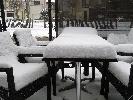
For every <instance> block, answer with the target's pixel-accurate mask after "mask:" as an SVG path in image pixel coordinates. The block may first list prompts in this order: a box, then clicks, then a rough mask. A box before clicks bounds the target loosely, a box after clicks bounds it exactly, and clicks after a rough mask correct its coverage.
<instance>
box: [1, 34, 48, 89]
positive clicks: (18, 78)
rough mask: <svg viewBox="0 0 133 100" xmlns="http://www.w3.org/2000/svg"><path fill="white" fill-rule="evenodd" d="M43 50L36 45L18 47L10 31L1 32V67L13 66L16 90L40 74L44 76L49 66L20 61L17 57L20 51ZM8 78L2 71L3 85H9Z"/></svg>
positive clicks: (33, 51) (32, 51)
mask: <svg viewBox="0 0 133 100" xmlns="http://www.w3.org/2000/svg"><path fill="white" fill-rule="evenodd" d="M34 48H35V50H34ZM43 51H44V48H41V49H40V50H39V49H38V48H36V47H32V48H25V47H17V46H16V45H14V44H13V41H12V40H11V37H10V33H9V32H0V67H13V75H14V81H15V89H16V90H19V89H21V88H22V87H24V86H26V85H28V84H29V83H31V82H33V81H34V80H36V79H37V78H39V77H40V76H43V75H45V74H46V73H47V67H46V64H45V63H25V64H23V63H19V62H18V59H17V54H18V52H20V53H35V52H39V53H40V52H41V53H42V52H43ZM6 79H7V78H6V74H5V72H3V73H0V85H1V86H5V87H7V81H6Z"/></svg>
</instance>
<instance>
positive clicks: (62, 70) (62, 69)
mask: <svg viewBox="0 0 133 100" xmlns="http://www.w3.org/2000/svg"><path fill="white" fill-rule="evenodd" d="M61 72H62V79H61V80H64V67H62V68H61Z"/></svg>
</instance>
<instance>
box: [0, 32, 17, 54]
mask: <svg viewBox="0 0 133 100" xmlns="http://www.w3.org/2000/svg"><path fill="white" fill-rule="evenodd" d="M17 52H18V51H17V47H16V46H15V44H14V43H13V40H12V39H11V37H10V33H9V32H7V31H5V32H0V56H2V55H17Z"/></svg>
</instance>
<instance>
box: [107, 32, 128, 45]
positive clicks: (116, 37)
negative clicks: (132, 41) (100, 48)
mask: <svg viewBox="0 0 133 100" xmlns="http://www.w3.org/2000/svg"><path fill="white" fill-rule="evenodd" d="M107 41H108V42H110V43H112V44H114V45H117V44H125V43H127V42H128V37H127V35H126V34H117V33H110V34H109V35H108V38H107Z"/></svg>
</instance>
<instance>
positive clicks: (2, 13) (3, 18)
mask: <svg viewBox="0 0 133 100" xmlns="http://www.w3.org/2000/svg"><path fill="white" fill-rule="evenodd" d="M0 6H1V18H2V28H3V31H6V22H5V12H4V3H3V0H2V1H1V5H0Z"/></svg>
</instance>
